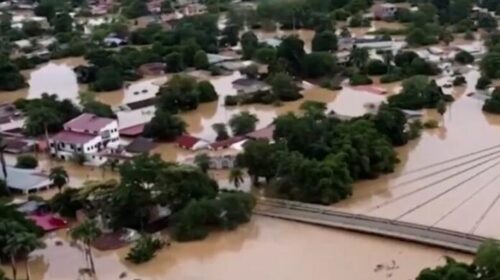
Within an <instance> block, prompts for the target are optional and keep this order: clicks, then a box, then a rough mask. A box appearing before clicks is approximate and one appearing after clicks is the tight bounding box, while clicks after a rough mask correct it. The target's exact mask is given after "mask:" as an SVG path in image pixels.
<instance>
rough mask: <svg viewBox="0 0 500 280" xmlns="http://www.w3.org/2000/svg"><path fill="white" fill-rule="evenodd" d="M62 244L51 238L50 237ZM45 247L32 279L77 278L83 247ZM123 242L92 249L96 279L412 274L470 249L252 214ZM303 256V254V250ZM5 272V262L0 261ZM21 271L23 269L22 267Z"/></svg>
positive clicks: (34, 260)
mask: <svg viewBox="0 0 500 280" xmlns="http://www.w3.org/2000/svg"><path fill="white" fill-rule="evenodd" d="M56 241H61V242H62V245H60V246H56V245H55V242H56ZM46 243H47V248H46V249H43V250H39V251H36V252H34V253H32V255H31V258H30V267H31V273H32V276H33V278H32V279H35V280H39V279H47V280H48V279H50V280H66V279H78V270H79V269H80V268H84V267H86V266H85V261H84V259H83V254H82V252H81V251H80V250H79V249H77V248H75V247H71V246H70V245H69V244H68V242H67V236H66V233H65V232H64V231H60V232H58V233H56V234H51V235H50V236H49V237H47V238H46ZM127 251H128V249H127V248H124V249H120V250H116V251H108V252H98V251H97V252H94V254H95V260H96V270H97V273H98V279H119V275H120V274H121V273H122V272H126V273H127V276H126V278H125V279H143V280H153V279H155V280H162V279H165V280H166V279H193V280H194V279H200V280H202V279H203V280H225V279H228V280H229V279H236V278H237V279H242V280H247V279H248V280H250V279H290V280H302V279H308V278H310V276H311V275H314V278H315V279H332V277H335V278H338V279H352V280H366V279H371V280H379V279H380V280H382V279H388V278H391V279H413V278H414V277H415V276H416V275H417V274H418V272H419V271H420V270H421V269H422V268H424V267H434V266H436V265H438V264H442V263H444V258H443V255H449V256H452V257H455V258H456V259H458V260H461V261H470V260H471V257H470V256H468V255H463V254H458V253H453V252H449V251H445V250H441V249H437V248H432V247H426V246H420V245H416V244H411V243H406V242H401V241H396V240H389V239H385V238H379V237H375V236H367V235H363V234H358V233H353V232H346V231H341V230H331V229H328V228H322V227H317V226H310V225H305V224H300V223H294V222H288V221H281V220H275V219H271V218H264V217H259V216H256V217H254V218H253V219H252V221H251V222H250V223H249V224H247V225H243V226H241V227H239V228H238V229H237V230H234V231H231V232H218V233H212V234H210V236H209V237H208V238H207V239H205V240H203V241H199V242H191V243H173V244H172V245H171V246H170V247H168V248H165V249H163V250H161V251H160V252H158V254H157V255H156V257H155V258H154V259H153V260H152V261H150V262H148V263H145V264H141V265H133V264H131V263H129V262H127V261H126V260H124V257H125V256H126V254H127ZM305 256H307V258H305ZM2 268H3V269H4V270H5V271H6V272H7V275H8V274H9V273H10V269H8V267H2ZM20 270H21V271H20V272H19V273H20V275H23V274H24V272H23V269H22V268H20Z"/></svg>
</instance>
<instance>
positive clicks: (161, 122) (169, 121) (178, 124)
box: [143, 109, 187, 141]
mask: <svg viewBox="0 0 500 280" xmlns="http://www.w3.org/2000/svg"><path fill="white" fill-rule="evenodd" d="M186 126H187V125H186V123H185V122H184V121H183V120H182V119H181V118H179V117H178V116H176V115H172V114H171V113H170V112H168V111H166V110H163V109H157V110H156V111H155V115H154V117H153V118H152V119H151V121H150V122H149V123H147V124H146V126H144V131H143V135H144V136H145V137H151V138H155V139H158V140H164V141H172V140H175V138H177V136H179V135H181V134H183V133H184V132H185V131H186Z"/></svg>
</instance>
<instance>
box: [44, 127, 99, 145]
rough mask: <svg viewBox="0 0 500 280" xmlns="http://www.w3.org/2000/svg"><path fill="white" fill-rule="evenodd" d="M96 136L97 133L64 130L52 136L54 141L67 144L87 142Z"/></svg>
mask: <svg viewBox="0 0 500 280" xmlns="http://www.w3.org/2000/svg"><path fill="white" fill-rule="evenodd" d="M95 137H96V136H95V135H92V134H88V133H80V132H74V131H65V130H63V131H61V132H59V133H58V134H56V135H55V136H54V137H52V141H57V142H63V143H67V144H85V143H87V142H89V141H90V140H92V139H94V138H95Z"/></svg>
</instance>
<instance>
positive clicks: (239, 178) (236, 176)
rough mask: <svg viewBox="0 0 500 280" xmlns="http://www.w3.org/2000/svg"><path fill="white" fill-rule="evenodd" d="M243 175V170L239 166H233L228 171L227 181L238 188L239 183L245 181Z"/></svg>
mask: <svg viewBox="0 0 500 280" xmlns="http://www.w3.org/2000/svg"><path fill="white" fill-rule="evenodd" d="M244 175H245V174H244V173H243V170H241V169H240V168H233V169H231V172H229V182H231V183H232V184H233V185H234V186H235V187H236V188H237V189H239V188H240V186H241V184H243V182H244V181H245V178H244Z"/></svg>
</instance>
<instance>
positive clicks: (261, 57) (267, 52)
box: [254, 47, 276, 64]
mask: <svg viewBox="0 0 500 280" xmlns="http://www.w3.org/2000/svg"><path fill="white" fill-rule="evenodd" d="M254 56H255V60H257V61H258V62H260V63H264V64H271V63H272V62H274V61H275V60H276V49H274V48H271V47H262V48H259V49H257V50H256V51H255V55H254Z"/></svg>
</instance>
